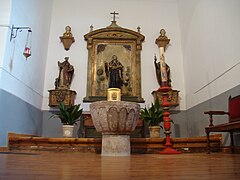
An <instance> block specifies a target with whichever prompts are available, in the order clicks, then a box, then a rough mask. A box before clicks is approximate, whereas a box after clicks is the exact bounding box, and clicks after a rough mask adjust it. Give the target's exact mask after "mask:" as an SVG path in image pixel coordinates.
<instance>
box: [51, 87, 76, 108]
mask: <svg viewBox="0 0 240 180" xmlns="http://www.w3.org/2000/svg"><path fill="white" fill-rule="evenodd" d="M76 94H77V93H76V91H72V90H69V89H54V90H49V106H59V104H60V103H61V102H64V104H65V105H74V99H75V96H76Z"/></svg>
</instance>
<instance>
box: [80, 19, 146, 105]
mask: <svg viewBox="0 0 240 180" xmlns="http://www.w3.org/2000/svg"><path fill="white" fill-rule="evenodd" d="M84 38H85V40H86V41H87V49H88V76H87V95H86V97H85V98H84V99H83V101H84V102H94V101H100V100H106V99H107V89H108V88H109V86H110V84H112V82H110V81H111V79H117V80H118V82H119V81H120V85H119V83H118V86H121V100H123V101H133V102H144V99H143V98H142V95H141V94H142V93H141V50H142V42H143V41H144V39H145V37H144V36H143V35H142V34H141V33H140V28H139V29H138V32H136V31H133V30H130V29H126V28H122V27H120V26H118V25H117V24H116V21H115V18H114V20H113V21H112V24H111V25H110V26H108V27H106V28H102V29H97V30H92V28H91V29H90V32H89V33H87V34H86V35H85V36H84ZM114 66H115V67H114ZM111 68H112V69H111ZM111 70H112V71H111ZM111 73H112V74H111Z"/></svg>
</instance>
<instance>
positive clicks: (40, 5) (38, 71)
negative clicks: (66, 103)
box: [0, 0, 52, 109]
mask: <svg viewBox="0 0 240 180" xmlns="http://www.w3.org/2000/svg"><path fill="white" fill-rule="evenodd" d="M10 13H11V16H10V22H9V24H10V26H11V25H14V26H15V27H17V26H20V27H21V26H29V27H31V28H32V46H31V48H32V56H30V57H29V58H28V59H27V60H26V59H25V57H24V56H23V50H24V47H25V44H26V39H27V31H26V30H23V31H22V32H18V35H17V37H16V38H15V39H13V40H12V41H11V42H10V41H9V36H10V30H9V31H8V35H7V41H6V42H7V43H6V49H5V56H4V59H3V68H2V78H1V81H0V84H1V88H2V89H3V90H5V91H7V92H9V93H11V94H13V95H15V96H17V97H19V98H21V99H22V100H24V101H25V102H27V103H29V104H32V105H33V106H35V107H37V108H38V109H41V107H42V97H43V95H42V92H43V87H44V75H45V66H46V60H47V58H46V57H47V48H48V38H49V30H50V22H51V13H52V0H41V1H39V0H21V1H20V0H12V7H11V12H10Z"/></svg>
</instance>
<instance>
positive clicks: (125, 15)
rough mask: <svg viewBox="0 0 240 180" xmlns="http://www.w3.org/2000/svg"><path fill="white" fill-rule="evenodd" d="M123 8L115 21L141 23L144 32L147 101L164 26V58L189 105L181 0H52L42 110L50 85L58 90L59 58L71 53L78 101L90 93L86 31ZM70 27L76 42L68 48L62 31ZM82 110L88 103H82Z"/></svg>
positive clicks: (127, 24)
mask: <svg viewBox="0 0 240 180" xmlns="http://www.w3.org/2000/svg"><path fill="white" fill-rule="evenodd" d="M113 11H116V12H119V13H120V15H119V16H118V18H117V19H116V20H117V24H118V25H120V26H121V27H124V28H128V29H132V30H136V31H137V27H138V26H140V27H141V33H142V34H143V35H144V36H145V38H146V40H145V42H143V49H142V56H141V57H142V58H141V59H142V97H143V98H144V99H145V100H146V104H150V103H151V102H152V101H153V97H152V95H151V92H152V91H153V90H157V89H158V88H159V85H158V83H157V79H156V75H155V68H154V64H153V57H154V54H157V56H159V55H158V54H159V50H158V48H157V45H156V44H155V39H156V38H157V37H158V36H159V31H160V29H161V28H164V29H165V30H166V32H167V36H168V37H169V38H170V39H171V42H170V46H169V47H168V49H167V51H166V62H167V63H168V64H169V66H170V67H171V72H172V86H173V89H177V90H180V91H181V92H180V96H181V106H180V107H181V109H185V93H184V80H183V65H182V53H181V42H180V28H179V20H178V10H177V3H176V1H175V0H150V1H139V0H131V1H129V0H121V1H116V0H115V1H112V0H102V1H98V0H92V1H84V0H69V1H66V0H54V5H53V14H52V23H51V31H50V38H49V43H48V44H49V48H48V56H47V65H46V73H45V84H44V97H43V98H44V99H43V106H42V109H44V110H48V109H49V107H48V96H49V94H48V90H50V89H54V81H55V78H56V77H57V76H58V72H59V70H58V66H57V61H61V62H62V61H64V57H66V56H68V57H70V59H69V61H70V63H71V64H72V65H73V66H74V67H75V78H74V79H73V83H72V85H71V89H72V90H75V91H77V98H76V101H75V102H76V103H82V100H83V98H84V97H85V96H86V85H87V61H88V52H87V48H86V44H87V43H86V42H85V41H84V38H83V36H84V35H85V34H87V33H88V32H89V27H90V25H93V26H94V29H100V28H104V27H106V26H108V25H110V23H111V20H112V19H111V15H110V12H113ZM67 25H70V26H71V27H72V33H73V36H74V37H75V43H73V44H72V46H71V48H70V50H69V51H65V50H64V48H63V45H62V44H61V43H60V40H59V36H62V34H63V33H64V31H65V26H67ZM83 107H84V110H89V109H88V104H87V103H85V104H84V105H83Z"/></svg>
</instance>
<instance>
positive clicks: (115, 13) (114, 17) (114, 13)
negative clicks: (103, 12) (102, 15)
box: [110, 11, 119, 21]
mask: <svg viewBox="0 0 240 180" xmlns="http://www.w3.org/2000/svg"><path fill="white" fill-rule="evenodd" d="M110 14H113V21H115V19H116V15H119V13H117V12H115V11H114V12H113V13H110Z"/></svg>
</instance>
